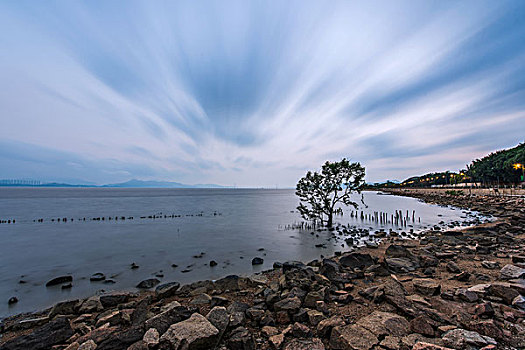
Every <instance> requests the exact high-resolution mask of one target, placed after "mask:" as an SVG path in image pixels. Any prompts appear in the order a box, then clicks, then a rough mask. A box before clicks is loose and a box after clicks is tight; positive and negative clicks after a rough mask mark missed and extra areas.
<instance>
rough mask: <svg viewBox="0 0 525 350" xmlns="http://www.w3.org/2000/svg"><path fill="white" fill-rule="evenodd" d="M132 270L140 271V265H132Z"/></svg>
mask: <svg viewBox="0 0 525 350" xmlns="http://www.w3.org/2000/svg"><path fill="white" fill-rule="evenodd" d="M130 267H131V269H132V270H135V269H138V268H139V265H137V264H135V263H131V266H130Z"/></svg>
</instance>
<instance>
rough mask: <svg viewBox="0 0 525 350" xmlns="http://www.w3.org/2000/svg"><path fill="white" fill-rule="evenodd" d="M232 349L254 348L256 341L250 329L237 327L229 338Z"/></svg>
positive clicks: (245, 349)
mask: <svg viewBox="0 0 525 350" xmlns="http://www.w3.org/2000/svg"><path fill="white" fill-rule="evenodd" d="M228 346H229V347H230V349H231V350H254V349H255V341H254V339H253V337H252V334H251V333H250V331H248V330H247V329H246V328H244V327H238V328H235V329H234V330H233V331H232V332H231V334H230V338H229V339H228Z"/></svg>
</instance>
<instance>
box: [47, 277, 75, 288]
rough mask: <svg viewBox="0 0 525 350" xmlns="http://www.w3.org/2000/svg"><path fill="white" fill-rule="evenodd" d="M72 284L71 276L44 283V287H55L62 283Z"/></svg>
mask: <svg viewBox="0 0 525 350" xmlns="http://www.w3.org/2000/svg"><path fill="white" fill-rule="evenodd" d="M68 282H73V276H59V277H55V278H53V279H52V280H50V281H48V282H47V283H46V287H51V286H56V285H59V284H63V283H68Z"/></svg>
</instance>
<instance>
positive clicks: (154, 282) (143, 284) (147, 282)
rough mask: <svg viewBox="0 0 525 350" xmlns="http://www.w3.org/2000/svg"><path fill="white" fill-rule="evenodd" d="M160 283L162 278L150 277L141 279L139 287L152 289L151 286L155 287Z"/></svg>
mask: <svg viewBox="0 0 525 350" xmlns="http://www.w3.org/2000/svg"><path fill="white" fill-rule="evenodd" d="M159 283H160V280H158V279H156V278H148V279H147V280H144V281H141V282H140V283H139V284H137V288H139V289H150V288H153V287H155V286H156V285H157V284H159Z"/></svg>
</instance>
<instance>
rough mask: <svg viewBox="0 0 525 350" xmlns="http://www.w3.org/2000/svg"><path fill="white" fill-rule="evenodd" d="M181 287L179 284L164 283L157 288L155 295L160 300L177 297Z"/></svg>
mask: <svg viewBox="0 0 525 350" xmlns="http://www.w3.org/2000/svg"><path fill="white" fill-rule="evenodd" d="M179 287H180V283H179V282H169V283H163V284H160V285H158V286H157V288H155V295H156V296H157V298H159V299H164V298H169V297H172V296H174V295H175V293H176V292H177V290H178V289H179Z"/></svg>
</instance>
